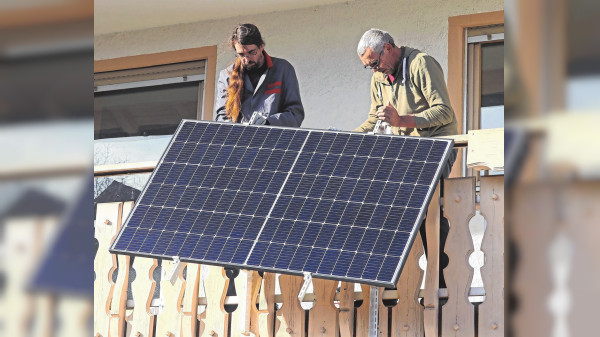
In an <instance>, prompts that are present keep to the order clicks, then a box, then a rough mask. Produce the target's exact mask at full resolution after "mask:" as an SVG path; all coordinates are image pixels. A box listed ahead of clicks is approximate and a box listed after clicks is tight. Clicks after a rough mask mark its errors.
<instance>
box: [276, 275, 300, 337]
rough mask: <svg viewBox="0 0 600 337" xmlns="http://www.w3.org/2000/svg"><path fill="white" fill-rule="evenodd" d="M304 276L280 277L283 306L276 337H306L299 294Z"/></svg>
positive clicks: (278, 319) (278, 316) (279, 314)
mask: <svg viewBox="0 0 600 337" xmlns="http://www.w3.org/2000/svg"><path fill="white" fill-rule="evenodd" d="M303 283H304V278H303V277H302V276H292V275H280V276H279V287H280V289H281V296H282V298H283V305H282V307H281V309H280V310H278V311H277V323H276V324H277V325H276V327H275V331H276V333H275V336H276V337H288V336H294V337H304V336H305V335H306V334H305V332H304V322H305V316H304V315H305V314H304V309H302V307H301V306H300V301H299V300H298V293H300V289H301V288H302V284H303Z"/></svg>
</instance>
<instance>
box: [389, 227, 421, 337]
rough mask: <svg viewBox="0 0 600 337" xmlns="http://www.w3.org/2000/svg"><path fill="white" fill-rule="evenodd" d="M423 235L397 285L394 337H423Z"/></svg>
mask: <svg viewBox="0 0 600 337" xmlns="http://www.w3.org/2000/svg"><path fill="white" fill-rule="evenodd" d="M423 252H424V251H423V241H422V240H421V234H419V232H417V237H416V238H415V241H414V242H413V245H412V248H411V250H410V253H409V255H408V258H407V260H406V264H405V265H404V268H403V269H402V273H400V278H399V279H398V283H397V284H396V289H397V290H396V291H397V293H398V304H397V305H396V306H395V307H394V308H393V309H392V331H391V332H392V337H408V336H412V337H421V336H424V334H425V331H424V330H423V306H422V305H421V304H419V290H420V289H421V282H422V281H423V269H421V267H419V258H420V257H421V256H422V255H423Z"/></svg>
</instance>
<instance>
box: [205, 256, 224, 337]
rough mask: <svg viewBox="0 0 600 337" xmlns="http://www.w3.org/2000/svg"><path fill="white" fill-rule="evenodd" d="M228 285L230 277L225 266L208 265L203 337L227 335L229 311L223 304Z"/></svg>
mask: <svg viewBox="0 0 600 337" xmlns="http://www.w3.org/2000/svg"><path fill="white" fill-rule="evenodd" d="M228 285H229V278H228V277H227V275H225V269H223V267H218V266H208V275H207V276H206V279H204V291H205V293H206V301H207V304H206V317H205V318H204V319H203V322H204V331H203V332H202V335H201V337H209V336H210V337H227V334H228V328H229V325H228V322H229V313H228V312H226V311H225V308H224V306H223V305H224V301H225V296H226V294H227V286H228Z"/></svg>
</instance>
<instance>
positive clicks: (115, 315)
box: [109, 201, 133, 337]
mask: <svg viewBox="0 0 600 337" xmlns="http://www.w3.org/2000/svg"><path fill="white" fill-rule="evenodd" d="M132 208H133V202H131V201H130V202H125V203H123V205H122V207H121V208H119V215H118V217H117V228H116V230H117V233H118V232H119V229H120V228H121V226H122V224H123V222H124V221H125V219H127V216H128V215H129V212H131V209H132ZM117 260H118V262H119V263H118V268H119V269H118V273H117V280H116V281H115V285H114V293H113V300H112V304H111V306H110V321H109V336H110V337H122V336H123V333H124V332H125V326H126V321H125V309H126V306H127V286H128V281H129V265H130V263H131V257H130V256H128V255H122V254H121V255H117Z"/></svg>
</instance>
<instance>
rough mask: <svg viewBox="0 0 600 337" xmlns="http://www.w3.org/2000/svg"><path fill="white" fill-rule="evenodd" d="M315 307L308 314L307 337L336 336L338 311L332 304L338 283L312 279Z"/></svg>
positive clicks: (337, 331)
mask: <svg viewBox="0 0 600 337" xmlns="http://www.w3.org/2000/svg"><path fill="white" fill-rule="evenodd" d="M312 283H313V292H314V294H315V305H314V306H313V307H312V309H310V311H309V314H308V336H311V337H313V336H315V337H316V336H338V333H339V325H338V316H337V311H338V309H337V308H336V307H335V305H334V304H333V300H334V297H335V292H336V289H337V285H338V283H339V282H338V281H331V280H323V279H312Z"/></svg>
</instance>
